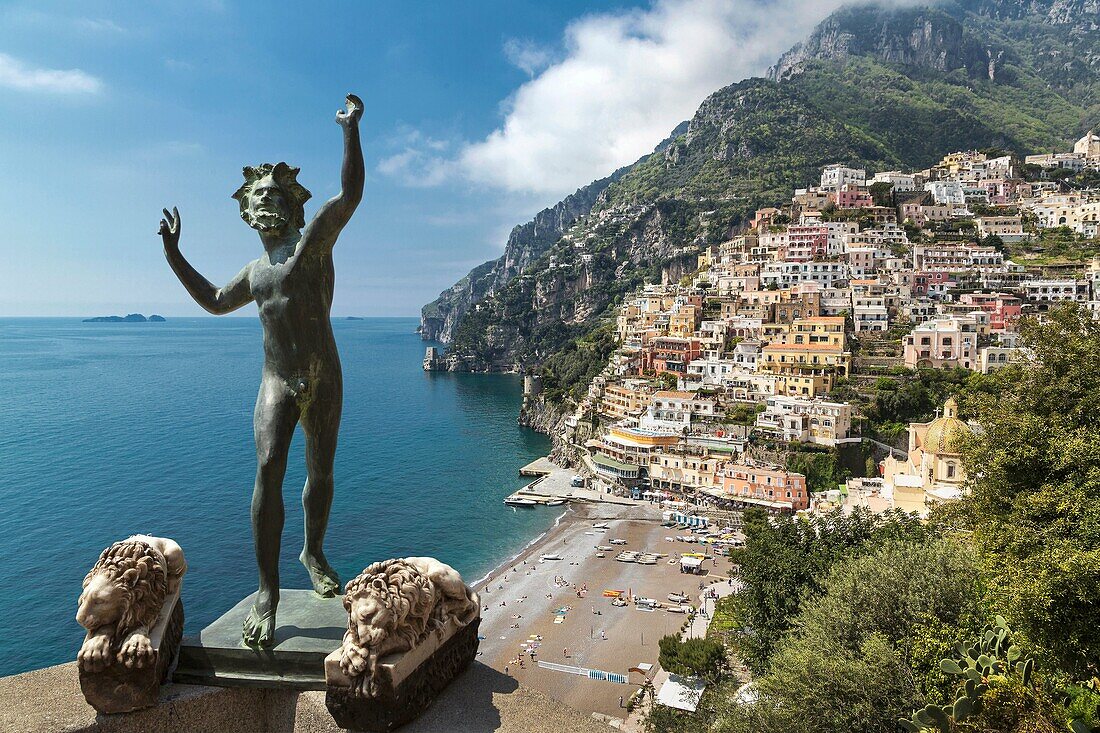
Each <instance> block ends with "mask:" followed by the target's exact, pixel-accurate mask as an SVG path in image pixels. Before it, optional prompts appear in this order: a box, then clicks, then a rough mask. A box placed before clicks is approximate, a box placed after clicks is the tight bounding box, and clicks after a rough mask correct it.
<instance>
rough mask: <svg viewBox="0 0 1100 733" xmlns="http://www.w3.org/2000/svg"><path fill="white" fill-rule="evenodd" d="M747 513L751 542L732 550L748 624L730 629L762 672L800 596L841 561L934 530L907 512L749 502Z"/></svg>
mask: <svg viewBox="0 0 1100 733" xmlns="http://www.w3.org/2000/svg"><path fill="white" fill-rule="evenodd" d="M744 520H745V537H746V544H745V547H744V548H743V549H741V550H738V551H736V552H735V553H734V554H733V562H734V564H736V565H737V566H738V567H739V570H738V578H739V579H740V581H741V584H742V589H741V592H740V593H738V594H737V600H736V604H737V611H736V616H737V618H738V619H739V620H740V622H741V623H742V628H741V629H740V630H738V631H735V632H732V633H731V635H730V636H731V638H732V639H733V645H734V647H735V651H736V652H737V654H738V656H739V657H740V658H741V659H742V660H743V661H744V662H745V663H746V664H747V665H749V667H750V668H751V669H752V670H753V671H754V672H757V673H759V672H762V671H764V670H765V669H767V667H768V663H769V659H770V658H771V655H772V653H773V652H774V650H775V647H776V645H777V644H778V643H779V640H780V639H781V638H782V637H783V635H784V634H785V633H786V632H787V630H788V629H789V628H790V625H791V621H792V619H793V618H794V617H795V615H796V614H797V613H798V611H799V609H800V607H801V606H802V603H803V602H804V601H805V600H806V599H807V598H810V597H813V596H815V595H817V594H818V593H820V592H821V589H822V585H823V583H824V582H825V579H826V578H827V577H828V575H829V571H830V570H831V569H832V567H833V566H834V565H835V564H836V563H838V562H840V561H842V560H844V559H847V558H851V557H856V556H858V555H861V554H863V553H865V552H867V551H869V550H870V549H871V548H872V547H873V546H874V544H875V543H876V542H883V541H887V540H891V539H906V540H914V541H915V540H920V539H923V538H924V537H925V536H926V535H927V533H928V532H929V531H932V530H931V529H930V527H928V526H925V525H924V524H922V523H921V522H920V520H918V519H917V518H916V517H914V516H912V515H909V514H905V513H903V512H887V513H885V514H880V515H875V514H872V513H871V512H870V511H868V510H865V509H856V510H855V511H854V512H852V513H851V514H850V515H848V516H845V515H844V514H843V513H842V512H841V511H839V510H837V511H834V512H830V513H828V514H825V515H820V516H814V517H812V518H803V517H791V516H778V517H769V516H768V515H767V514H765V513H764V512H763V511H761V510H759V509H751V510H749V511H746V512H745V518H744Z"/></svg>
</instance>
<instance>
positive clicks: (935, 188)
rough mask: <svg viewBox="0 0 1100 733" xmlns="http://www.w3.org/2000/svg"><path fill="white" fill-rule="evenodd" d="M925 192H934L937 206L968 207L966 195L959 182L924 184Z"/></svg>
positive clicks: (931, 182)
mask: <svg viewBox="0 0 1100 733" xmlns="http://www.w3.org/2000/svg"><path fill="white" fill-rule="evenodd" d="M924 190H925V191H931V192H932V198H933V199H934V200H935V202H936V203H937V204H941V205H944V206H966V194H965V193H963V187H962V184H961V183H959V182H958V181H951V180H946V181H929V182H928V183H926V184H924Z"/></svg>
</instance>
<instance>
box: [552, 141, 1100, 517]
mask: <svg viewBox="0 0 1100 733" xmlns="http://www.w3.org/2000/svg"><path fill="white" fill-rule="evenodd" d="M1088 171H1100V136H1098V135H1096V134H1095V133H1093V132H1090V133H1088V134H1087V135H1085V136H1084V137H1083V138H1081V139H1080V140H1079V141H1078V142H1077V143H1076V144H1075V145H1074V147H1073V150H1072V152H1065V153H1052V154H1044V155H1030V156H1027V157H1026V158H1025V159H1024V160H1023V161H1022V162H1021V161H1020V160H1019V159H1017V158H1014V157H1012V156H1009V155H1003V156H991V155H988V154H986V153H982V152H978V151H964V152H956V153H951V154H949V155H946V156H944V157H943V159H942V160H941V161H940V162H939V163H937V164H936V165H934V166H932V167H930V168H928V169H925V170H921V171H913V172H905V171H882V172H874V173H872V172H869V171H866V170H863V169H858V168H850V167H846V166H845V165H842V164H834V165H829V166H827V167H825V168H824V169H823V170H822V171H821V177H820V182H819V184H818V185H817V186H813V187H810V188H806V189H799V190H796V191H794V192H793V195H792V197H791V200H790V201H789V202H787V203H784V204H782V205H781V206H776V207H770V208H762V209H759V210H757V211H756V212H755V215H754V216H753V217H752V220H751V222H749V225H748V226H747V227H746V228H745V229H744V231H742V232H740V233H738V234H737V235H736V236H733V237H731V238H729V239H728V240H727V241H724V242H722V243H720V244H717V245H714V246H708V247H705V248H704V249H703V251H702V253H701V254H700V255H699V257H698V268H697V269H696V270H695V272H693V273H691V274H689V275H688V276H685V277H684V278H683V279H682V280H681V281H680V282H674V283H666V284H660V285H646V286H644V288H642V290H641V291H640V292H636V293H634V294H633V295H632V296H631V297H629V298H627V299H626V300H624V301H623V302H622V303H621V306H620V307H619V308H618V312H617V318H616V322H615V324H614V327H615V335H616V338H617V340H618V344H619V346H618V348H617V349H616V350H615V352H614V353H613V355H612V357H611V359H610V361H609V363H608V364H607V366H606V368H605V369H604V370H603V372H602V374H600V375H599V376H598V377H596V378H595V379H594V380H593V381H592V383H591V384H590V385H589V388H588V392H587V395H586V396H585V397H584V398H583V400H581V402H580V404H579V405H578V406H577V408H576V410H575V412H574V413H573V414H572V415H571V416H570V417H569V418H568V419H567V420H566V421H565V422H566V434H565V442H566V443H567V444H570V445H571V447H572V448H573V449H574V450H575V452H576V455H578V456H579V461H580V463H581V464H583V466H584V468H586V469H587V471H588V472H589V473H590V474H591V475H592V476H594V477H595V478H596V481H597V482H598V483H599V484H600V485H603V486H604V487H605V490H606V491H607V492H611V493H617V494H622V495H630V496H633V497H635V498H639V499H648V500H652V501H659V502H666V503H670V504H673V505H680V504H693V505H707V506H712V507H718V508H731V509H740V508H746V507H750V506H757V507H762V508H765V509H767V510H770V511H773V512H800V511H825V510H829V509H832V508H835V507H837V506H843V507H845V508H846V509H851V508H853V507H855V506H865V507H869V508H871V509H872V510H874V511H886V510H890V509H901V510H904V511H908V512H915V513H917V514H920V515H926V514H927V512H928V510H929V509H931V508H932V507H934V506H935V505H937V504H941V503H943V502H947V501H951V500H952V499H956V498H958V497H959V496H960V495H961V492H962V491H963V484H964V480H965V475H964V471H963V469H962V462H961V451H962V449H961V444H962V442H963V441H964V439H965V437H966V435H967V434H968V433H969V432H970V431H971V430H972V427H971V426H969V425H968V424H967V423H966V422H964V421H963V420H961V419H960V418H959V417H958V415H957V411H958V407H957V404H956V403H955V400H954V399H947V400H946V402H945V403H943V404H942V405H940V407H939V409H938V410H937V411H936V413H937V414H936V416H935V417H934V418H933V419H932V420H931V421H929V422H919V423H917V422H915V423H911V424H909V426H908V439H907V440H906V439H905V436H904V435H902V436H900V438H899V440H897V441H896V442H895V443H894V444H884V443H882V442H881V441H877V440H874V439H872V437H871V435H870V434H869V432H868V431H864V430H862V429H861V428H862V424H863V422H864V420H863V415H862V414H861V413H860V409H859V405H858V404H855V403H853V401H852V399H851V398H850V396H851V395H852V394H857V395H858V394H863V395H868V394H872V393H873V390H874V389H875V384H876V381H877V380H879V379H880V378H882V377H884V376H886V377H889V376H893V377H901V378H905V377H906V375H912V374H915V373H918V372H917V371H914V370H926V369H962V370H968V371H970V372H975V373H983V374H987V373H989V372H991V371H993V370H996V369H999V368H1001V367H1003V366H1005V365H1006V364H1009V363H1011V362H1012V361H1013V360H1014V359H1016V358H1018V357H1019V355H1020V346H1019V345H1018V333H1017V324H1018V322H1019V319H1020V318H1021V317H1022V316H1026V315H1041V314H1042V313H1043V312H1045V311H1046V310H1047V309H1049V308H1050V307H1051V306H1052V305H1053V304H1056V303H1059V302H1063V301H1074V302H1077V303H1081V304H1084V305H1086V306H1087V307H1088V308H1089V309H1090V310H1092V311H1093V313H1100V258H1097V257H1095V256H1092V252H1091V251H1090V250H1089V240H1095V239H1096V237H1097V236H1098V223H1100V188H1098V187H1081V188H1075V187H1073V186H1072V185H1070V184H1068V183H1067V179H1068V178H1069V175H1068V174H1080V173H1082V172H1088ZM1067 241H1068V242H1071V243H1074V244H1075V245H1076V246H1077V248H1078V250H1077V252H1078V256H1076V257H1072V256H1071V257H1052V256H1048V255H1047V252H1048V251H1049V250H1051V249H1057V247H1056V246H1052V245H1051V242H1055V243H1058V242H1067ZM1092 244H1093V245H1095V242H1093V243H1092ZM1059 251H1060V250H1059ZM1081 252H1084V253H1085V256H1081V255H1080V253H1081ZM535 388H536V389H537V385H536V387H535ZM791 451H809V452H811V453H812V452H815V451H816V452H833V453H834V454H835V455H836V456H838V457H840V456H841V454H843V453H847V454H848V456H849V457H851V456H852V455H855V456H857V461H858V462H860V463H861V467H865V470H862V471H859V470H857V471H855V472H854V473H853V476H854V477H850V478H848V479H847V480H846V481H844V482H843V483H841V482H837V483H835V484H832V485H827V486H821V485H818V486H812V485H808V483H807V476H806V475H805V474H803V473H800V472H797V471H795V470H791V468H790V465H789V461H784V457H786V456H789V455H790V453H791ZM841 459H842V458H841ZM864 459H866V460H864ZM842 460H843V459H842ZM849 463H851V460H849Z"/></svg>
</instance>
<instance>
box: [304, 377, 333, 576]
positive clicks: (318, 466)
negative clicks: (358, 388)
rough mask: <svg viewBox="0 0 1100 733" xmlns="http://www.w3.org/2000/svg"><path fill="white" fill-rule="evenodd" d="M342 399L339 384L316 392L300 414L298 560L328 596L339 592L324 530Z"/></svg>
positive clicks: (330, 498) (330, 500)
mask: <svg viewBox="0 0 1100 733" xmlns="http://www.w3.org/2000/svg"><path fill="white" fill-rule="evenodd" d="M340 410H341V399H340V390H339V386H336V387H335V388H334V389H330V390H328V394H318V395H316V396H315V398H314V400H313V401H312V402H311V403H310V405H309V407H308V408H307V409H306V410H305V412H304V413H303V414H302V429H303V430H304V432H305V434H306V485H305V488H304V489H303V491H302V506H303V508H304V509H305V520H306V533H305V534H306V537H305V546H304V547H303V548H302V554H301V557H300V559H301V561H302V564H303V565H305V567H306V570H307V571H309V578H310V581H311V582H312V583H313V590H314V591H316V592H317V593H318V594H320V595H322V596H325V597H331V596H334V595H336V594H337V593H338V592H339V591H340V578H339V577H338V576H337V575H336V571H335V570H333V569H332V566H331V565H329V563H328V560H327V559H326V558H325V551H324V547H323V546H324V541H325V530H326V529H327V528H328V516H329V510H330V509H331V508H332V494H333V476H332V466H333V462H334V460H335V458H336V441H337V436H338V433H339V431H340Z"/></svg>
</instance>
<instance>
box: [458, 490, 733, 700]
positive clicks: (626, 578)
mask: <svg viewBox="0 0 1100 733" xmlns="http://www.w3.org/2000/svg"><path fill="white" fill-rule="evenodd" d="M602 522H606V524H607V526H608V529H607V530H606V531H600V530H598V529H595V528H594V527H593V524H596V523H602ZM660 522H661V514H660V511H659V510H658V509H657V508H656V507H654V506H651V505H635V506H631V507H622V506H610V505H602V504H601V505H579V506H574V507H570V508H569V510H568V511H567V512H566V514H565V515H564V516H563V517H562V518H561V520H560V521H559V523H558V525H557V526H556V527H553V528H552V529H551V530H549V531H548V532H547V533H546V535H545V536H544V537H542V538H541V539H540V540H538V541H537V542H535V543H534V544H532V545H531V546H530V547H528V548H527V549H526V550H525V551H524V552H523V553H522V554H521V555H520V556H519V557H517V558H516V559H515V560H514V561H511V562H508V563H506V564H504V565H502V566H501V567H499V568H498V569H497V570H495V571H494V572H493V573H491V574H490V577H489V579H487V580H484V581H482V582H480V583H478V584H477V586H476V589H477V591H478V592H479V593H481V597H482V606H483V610H482V621H481V635H482V636H483V637H484V639H483V640H482V642H481V647H480V651H479V660H480V661H481V662H483V663H484V664H487V665H489V666H490V667H492V668H493V669H496V670H498V671H500V672H506V673H507V674H508V675H511V676H512V677H514V678H516V680H517V681H519V682H520V683H522V684H524V685H527V686H529V687H533V688H535V689H537V690H540V691H542V692H545V693H546V694H548V695H550V696H551V697H553V698H554V699H557V700H559V701H561V702H563V703H565V704H567V705H569V706H571V707H573V708H576V709H577V710H581V711H583V712H588V713H593V712H595V713H602V714H605V715H609V716H612V717H623V716H625V714H626V711H625V710H624V709H622V708H620V707H619V698H620V696H622V697H624V698H626V697H629V696H630V694H631V693H632V692H633V691H634V690H636V689H637V686H638V683H640V682H641V680H642V677H641V675H639V674H638V673H637V672H635V673H629V672H628V670H629V669H630V668H632V667H637V666H638V665H639V664H641V663H649V664H652V665H654V667H656V664H657V656H658V648H657V642H658V640H659V639H660V638H661V637H662V636H664V635H666V634H673V633H678V632H679V630H680V627H681V624H683V623H684V621H685V620H686V617H685V616H684V615H683V614H677V613H672V612H669V611H666V610H663V609H658V610H655V611H644V610H641V609H639V608H637V607H636V606H635V605H634V604H630V605H627V606H623V607H616V606H613V605H611V599H610V598H606V597H604V596H603V591H604V590H605V589H610V590H622V591H626V592H631V593H633V595H634V596H641V597H648V598H654V599H656V600H658V601H661V602H667V598H666V596H667V595H668V594H669V593H672V592H683V593H685V594H687V595H688V596H690V597H691V598H692V599H693V602H694V599H697V597H698V595H699V584H700V583H703V582H712V581H713V580H714V579H715V577H721V578H723V579H724V578H726V574H727V571H728V569H729V563H728V561H726V560H725V559H724V558H720V559H719V560H718V566H717V567H715V564H714V562H712V561H710V560H708V561H707V562H706V563H705V565H704V567H705V569H706V570H708V571H709V572H710V574H711V575H710V577H709V578H704V577H701V576H694V575H685V574H682V573H681V572H680V569H679V563H678V562H677V563H675V564H669V562H668V561H669V560H670V559H676V560H678V559H679V557H680V553H682V552H695V551H697V550H698V549H699V545H696V544H688V543H684V542H679V541H676V542H669V541H667V540H666V539H665V537H666V536H670V535H674V534H678V533H676V532H674V531H670V530H668V529H667V528H665V527H662V526H661V524H660ZM611 539H621V540H625V541H626V544H625V545H611V546H612V547H613V550H612V551H609V552H606V553H604V554H605V555H606V556H605V557H603V558H599V557H596V554H597V552H598V551H597V550H596V546H597V545H605V546H608V545H610V543H609V540H611ZM624 549H628V550H639V551H649V552H655V553H665V554H666V555H667V556H666V557H662V558H660V559H659V560H658V563H657V564H656V565H639V564H637V563H626V562H618V561H616V560H615V556H616V555H617V554H618V553H619V551H621V550H624ZM548 554H553V555H560V556H561V559H560V560H545V561H540V556H542V555H548ZM585 586H587V593H586V594H584V596H583V597H582V596H581V595H579V594H578V591H580V590H581V589H583V588H584V587H585ZM562 609H564V610H565V613H564V614H558V613H556V612H557V611H560V610H562ZM559 615H560V616H562V617H563V620H562V621H561V622H560V623H555V618H556V617H558V616H559ZM538 637H541V639H539V638H538ZM532 643H535V644H537V647H536V649H535V652H536V653H535V657H534V659H533V660H532V658H531V656H530V654H529V653H528V651H527V650H529V649H530V648H531V644H532ZM522 645H527V646H526V647H525V646H522ZM517 659H522V660H523V664H522V666H521V665H519V664H518V663H517V662H516V660H517ZM540 660H541V661H544V662H553V663H556V664H564V665H570V666H574V667H583V668H587V669H595V670H602V671H606V672H614V673H618V674H624V675H628V678H629V680H630V683H631V684H625V685H624V684H618V683H615V682H609V681H600V680H593V679H589V678H588V677H586V676H581V675H577V674H570V673H568V672H562V671H557V670H551V669H542V668H539V667H538V664H537V662H538V661H540Z"/></svg>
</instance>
